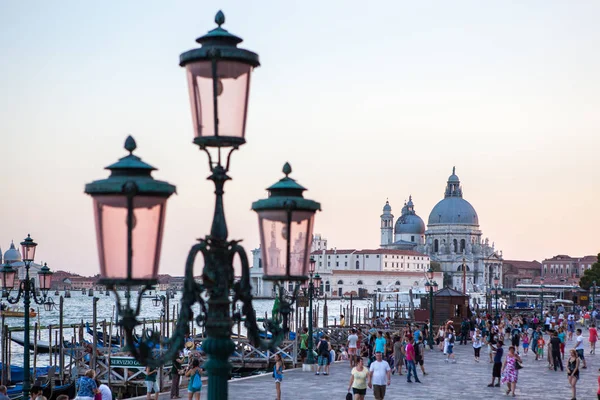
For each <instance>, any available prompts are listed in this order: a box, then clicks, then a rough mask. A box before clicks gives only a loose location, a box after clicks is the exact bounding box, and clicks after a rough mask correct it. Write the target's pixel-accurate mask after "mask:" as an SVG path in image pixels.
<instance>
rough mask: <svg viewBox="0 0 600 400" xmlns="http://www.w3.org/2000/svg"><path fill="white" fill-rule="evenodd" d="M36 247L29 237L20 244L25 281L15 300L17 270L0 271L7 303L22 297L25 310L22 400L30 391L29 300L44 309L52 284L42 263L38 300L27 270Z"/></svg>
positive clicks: (39, 273)
mask: <svg viewBox="0 0 600 400" xmlns="http://www.w3.org/2000/svg"><path fill="white" fill-rule="evenodd" d="M36 247H37V243H36V242H34V241H33V239H31V236H30V235H27V238H26V239H25V240H23V241H22V242H21V250H22V257H23V258H22V259H23V263H25V279H23V280H21V281H19V282H18V286H19V292H18V293H17V296H16V297H15V298H12V297H10V292H11V290H12V289H14V288H15V285H16V284H17V282H16V279H15V278H16V274H17V270H15V269H14V268H13V267H12V266H11V265H10V264H8V263H6V264H4V266H3V268H2V270H1V273H2V288H3V290H4V291H6V292H7V293H8V294H9V295H8V297H7V301H8V302H9V303H10V304H17V303H18V302H19V301H20V300H21V297H23V306H24V308H25V310H24V319H25V320H24V328H25V332H24V337H23V351H24V357H23V399H28V398H29V391H30V389H31V378H30V370H29V308H30V305H31V300H33V301H34V302H35V303H36V304H40V305H42V304H44V308H46V306H45V303H47V301H46V300H47V296H48V290H50V284H51V282H52V272H51V271H50V268H48V265H47V264H45V263H44V266H43V267H42V268H41V269H40V271H39V272H38V278H39V289H40V290H41V292H42V298H38V297H37V295H36V288H35V281H34V279H33V278H29V268H30V267H31V263H33V260H34V258H35V250H36ZM52 303H53V302H52Z"/></svg>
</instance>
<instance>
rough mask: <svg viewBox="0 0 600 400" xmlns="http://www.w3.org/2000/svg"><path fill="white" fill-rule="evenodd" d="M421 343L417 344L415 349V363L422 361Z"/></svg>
mask: <svg viewBox="0 0 600 400" xmlns="http://www.w3.org/2000/svg"><path fill="white" fill-rule="evenodd" d="M421 346H422V344H421V343H415V346H414V349H415V361H419V360H421V351H422V349H421Z"/></svg>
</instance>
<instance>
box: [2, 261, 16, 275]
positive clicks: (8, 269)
mask: <svg viewBox="0 0 600 400" xmlns="http://www.w3.org/2000/svg"><path fill="white" fill-rule="evenodd" d="M11 272H17V270H16V269H14V268H13V267H12V265H10V264H9V263H4V264H2V269H0V273H11Z"/></svg>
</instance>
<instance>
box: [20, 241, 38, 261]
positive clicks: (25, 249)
mask: <svg viewBox="0 0 600 400" xmlns="http://www.w3.org/2000/svg"><path fill="white" fill-rule="evenodd" d="M36 247H37V244H36V243H33V245H28V246H26V245H22V246H21V252H22V253H23V261H33V260H35V248H36Z"/></svg>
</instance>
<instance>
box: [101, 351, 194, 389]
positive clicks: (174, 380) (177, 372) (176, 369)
mask: <svg viewBox="0 0 600 400" xmlns="http://www.w3.org/2000/svg"><path fill="white" fill-rule="evenodd" d="M183 361H184V359H183V355H182V354H179V357H177V358H176V359H174V360H173V365H172V366H171V371H169V376H170V378H171V399H180V398H181V396H180V395H179V384H180V382H181V375H182V374H183V369H182V364H183ZM103 400H104V399H103ZM109 400H112V399H109Z"/></svg>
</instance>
